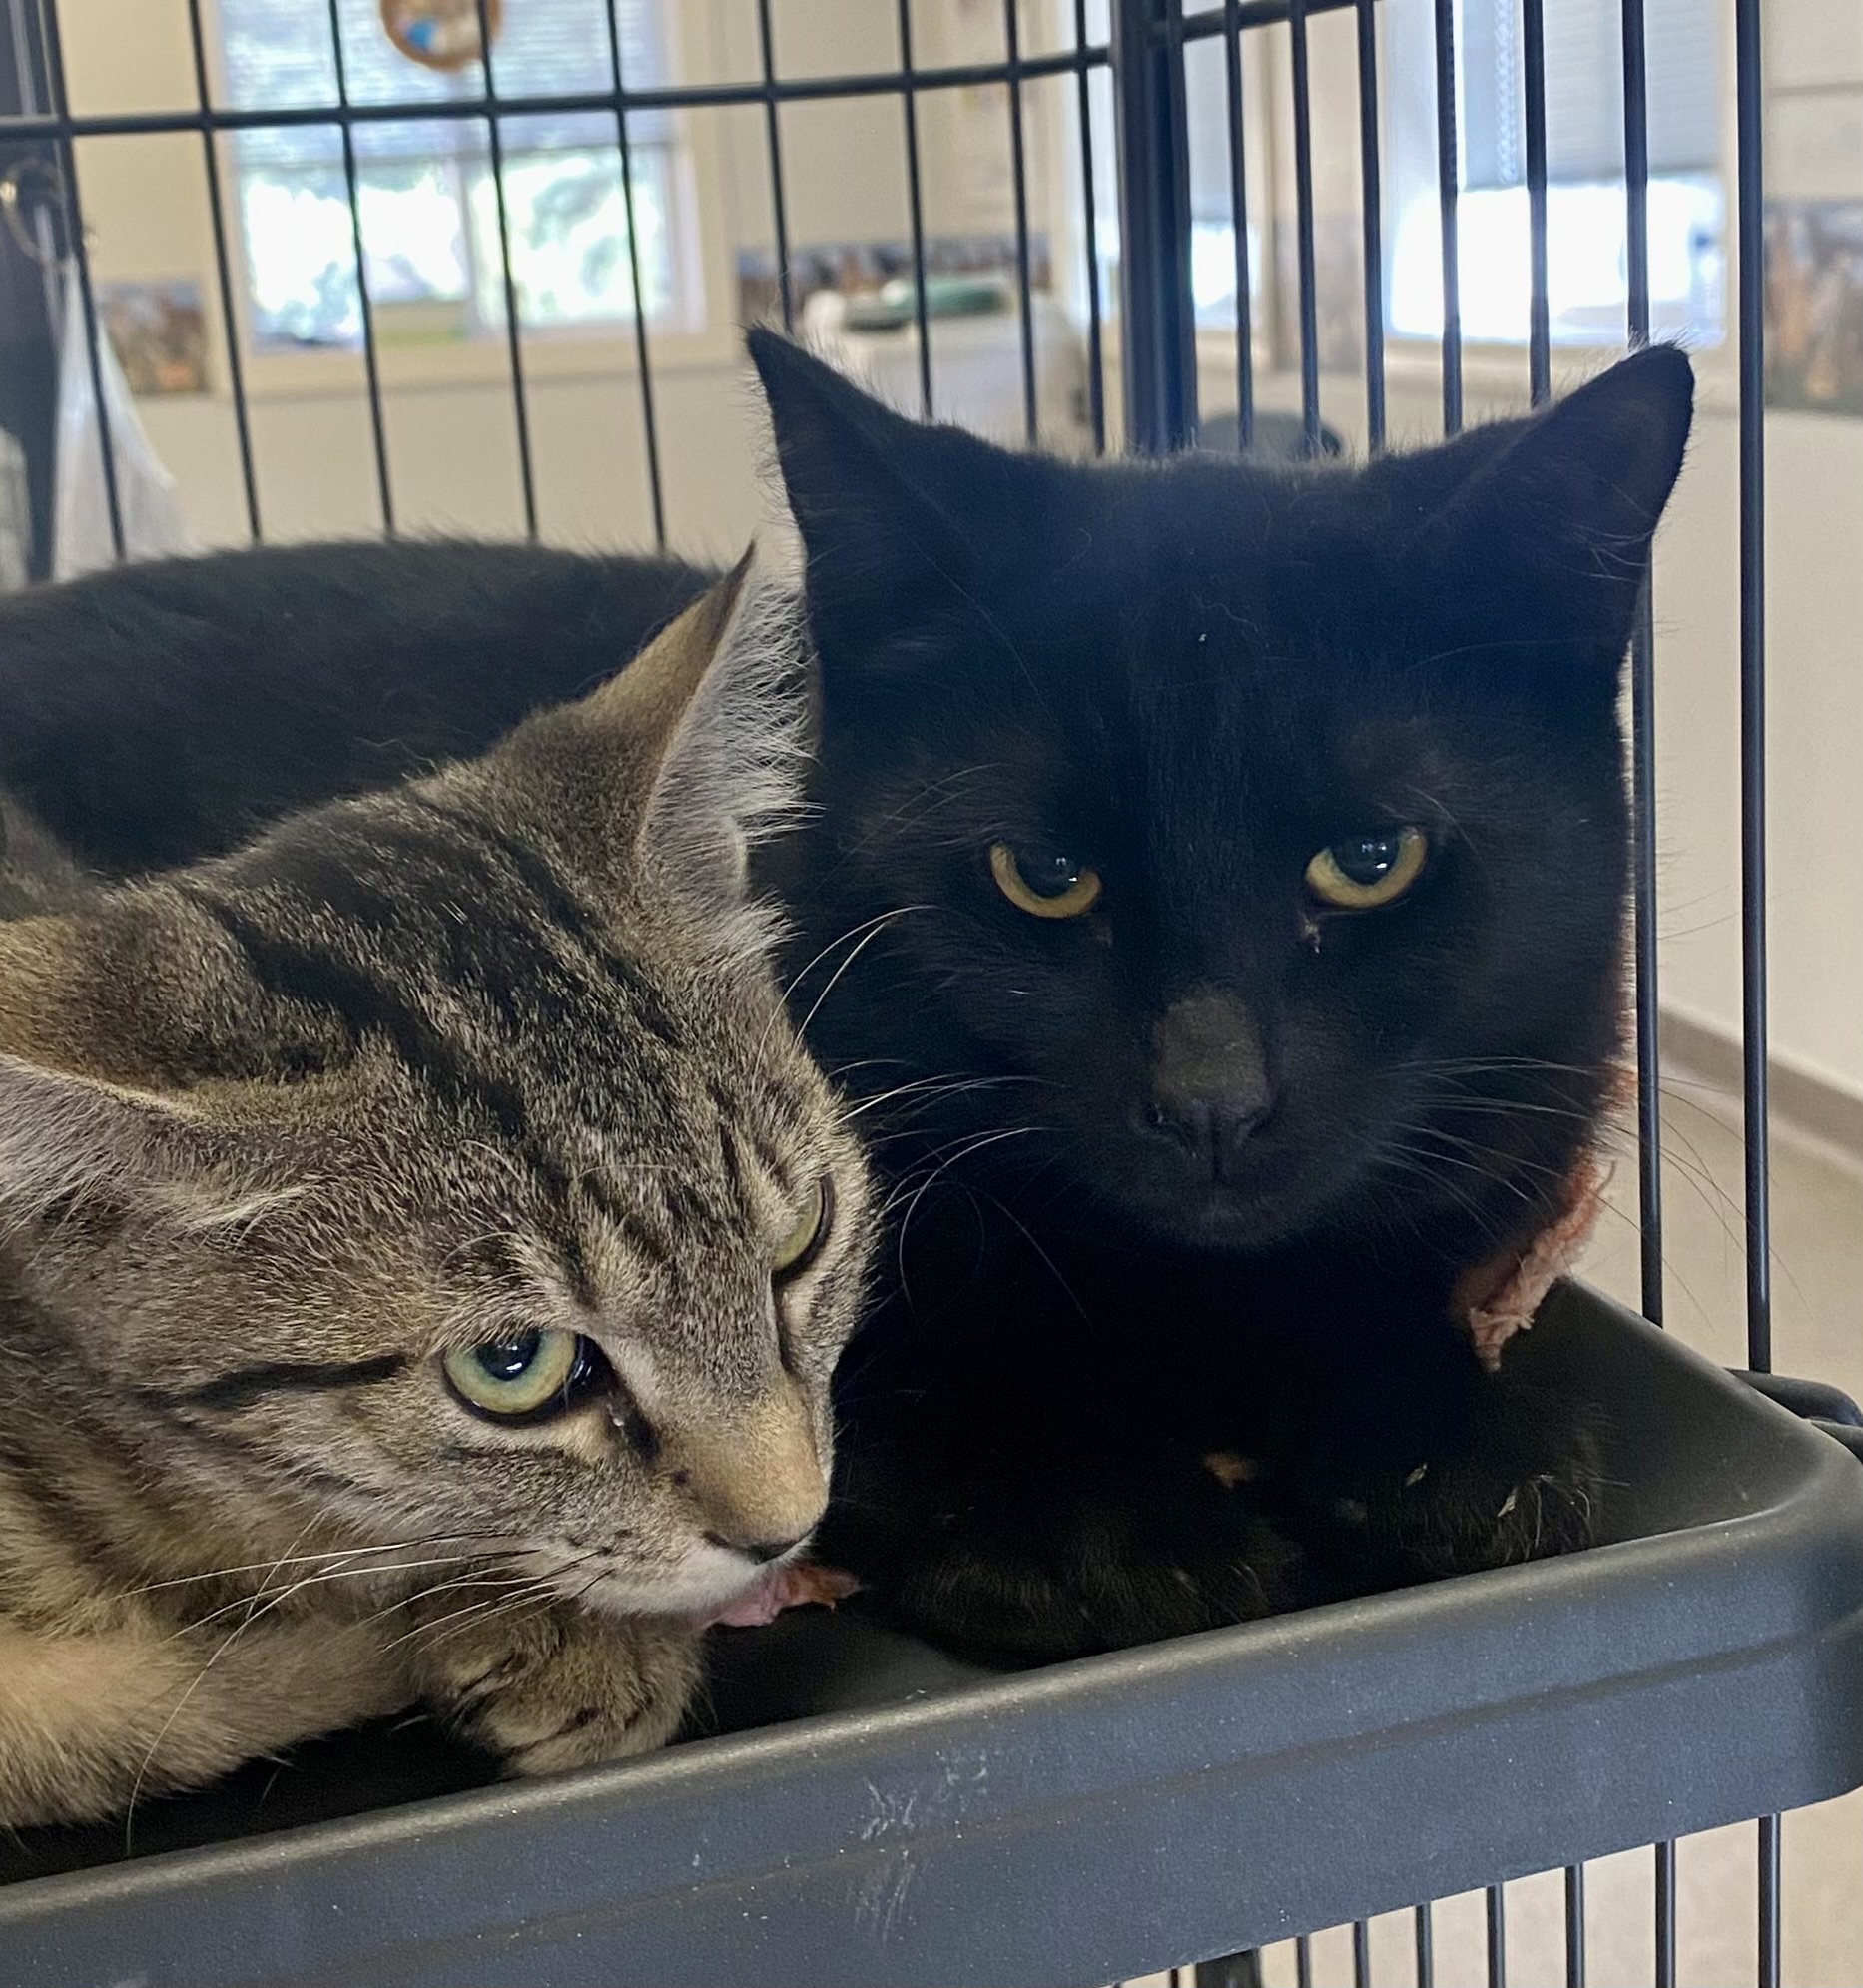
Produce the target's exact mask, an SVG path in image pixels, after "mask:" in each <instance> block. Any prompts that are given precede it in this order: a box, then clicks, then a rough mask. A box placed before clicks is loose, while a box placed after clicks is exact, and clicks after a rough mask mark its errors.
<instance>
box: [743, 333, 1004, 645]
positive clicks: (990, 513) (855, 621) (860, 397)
mask: <svg viewBox="0 0 1863 1988" xmlns="http://www.w3.org/2000/svg"><path fill="white" fill-rule="evenodd" d="M748 343H749V346H750V354H751V359H752V361H753V363H754V364H755V365H756V367H757V373H758V377H759V378H760V379H761V380H762V381H763V388H764V395H765V398H766V399H767V400H768V402H769V406H770V421H771V426H772V428H773V429H774V431H775V434H776V446H777V461H778V464H779V466H780V468H781V470H782V475H783V485H784V490H785V493H786V495H787V496H788V498H789V505H790V510H791V512H792V513H793V515H794V516H795V519H796V526H797V529H798V530H799V531H800V532H801V534H802V541H803V550H804V552H805V554H806V556H807V561H808V565H807V577H806V580H805V584H804V591H805V593H806V595H807V598H808V606H809V626H810V632H811V634H812V635H813V636H814V638H815V644H816V648H817V650H818V652H819V653H820V655H821V658H822V663H823V667H824V668H825V669H826V670H828V671H830V672H834V671H836V670H838V669H840V668H842V667H844V666H860V667H863V668H872V667H874V666H875V665H876V663H878V662H880V661H881V660H883V659H884V656H885V652H886V651H887V649H888V648H889V646H892V645H897V644H899V643H902V642H905V643H909V644H910V643H911V642H913V641H914V640H915V639H916V638H921V637H923V636H924V635H925V634H927V633H928V632H929V631H930V630H931V629H932V628H933V627H935V626H938V625H939V624H953V623H961V622H962V621H963V620H964V618H965V616H966V615H967V614H970V613H973V612H974V609H973V608H972V607H971V604H970V591H969V590H970V588H971V586H972V584H973V582H974V581H975V579H976V578H977V576H978V573H979V571H980V570H981V568H982V566H983V564H984V562H985V560H986V557H987V549H988V546H989V544H990V543H991V540H992V538H993V536H994V535H995V534H994V533H993V530H992V526H991V520H992V519H993V518H995V517H997V516H1000V515H1003V514H1005V512H1008V513H1012V512H1014V511H1016V510H1018V509H1025V508H1026V505H1027V492H1026V490H1025V489H1024V488H1023V470H1024V467H1025V465H1024V464H1023V463H1022V462H1021V461H1020V460H1019V458H1017V457H1016V456H1014V455H1012V454H1011V453H1010V452H1009V451H1008V450H1006V449H1001V448H997V447H995V446H994V445H993V444H992V443H990V442H986V441H983V440H982V439H980V438H979V437H978V436H976V435H972V434H967V433H965V432H964V431H963V430H962V429H961V428H953V427H934V426H927V425H925V424H923V423H921V422H918V421H909V420H907V419H906V418H905V417H904V416H903V415H901V414H896V413H895V412H894V411H893V410H892V409H891V408H890V407H885V406H883V405H882V404H881V403H880V402H879V401H878V400H876V399H874V398H872V396H871V395H869V394H866V393H863V392H862V391H861V389H860V388H859V387H858V386H855V385H854V384H853V383H852V382H851V381H849V380H847V379H845V378H844V377H843V376H842V375H841V374H840V373H839V372H837V371H836V370H835V369H834V368H833V367H832V366H830V365H826V364H824V363H823V362H822V360H820V359H818V358H815V357H813V356H812V355H811V354H810V353H808V352H806V351H804V350H803V348H802V347H801V346H800V345H798V344H795V343H793V342H792V341H791V340H790V339H788V338H785V337H781V336H779V335H778V334H777V333H776V332H775V331H767V330H764V329H763V328H761V327H759V328H756V329H753V330H752V331H750V333H749V335H748Z"/></svg>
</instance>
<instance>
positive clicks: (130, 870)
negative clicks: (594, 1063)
mask: <svg viewBox="0 0 1863 1988" xmlns="http://www.w3.org/2000/svg"><path fill="white" fill-rule="evenodd" d="M713 577H714V576H713V575H711V574H709V573H706V572H703V571H701V570H700V569H698V568H697V567H694V566H687V565H684V564H682V563H680V562H679V561H677V560H659V559H616V558H610V559H578V558H575V557H572V556H571V555H569V554H567V553H559V552H547V551H543V550H541V549H539V548H537V547H534V546H528V545H482V544H476V543H451V544H448V543H438V544H435V543H426V544H414V545H409V544H386V545H381V544H374V543H366V542H361V541H357V542H356V543H353V544H333V545H300V546H277V547H273V546H268V547H265V548H263V549H261V550H257V551H250V552H232V553H221V554H216V555H212V556H210V557H207V558H201V559H167V560H161V561H159V562H156V563H154V564H150V565H141V566H125V567H120V568H118V569H116V570H115V571H113V572H105V573H98V574H94V575H93V576H91V577H90V578H88V579H85V580H82V581H79V582H77V583H75V584H73V585H69V586H62V587H39V588H34V589H32V590H30V591H28V592H26V593H22V594H16V595H14V596H12V597H11V598H8V599H3V600H0V789H3V790H5V791H7V792H9V793H12V794H15V795H18V796H22V797H24V798H26V799H27V800H28V801H29V803H30V805H31V806H32V808H33V810H34V812H35V813H36V814H37V816H38V817H39V819H40V820H41V821H42V822H43V823H44V824H45V825H46V827H47V828H49V829H50V830H51V831H52V832H53V834H54V835H56V836H57V837H58V838H59V839H60V840H61V841H62V842H63V843H64V844H65V845H66V846H67V847H68V848H70V849H73V850H76V851H78V852H79V853H80V854H81V855H82V856H83V858H84V859H85V860H86V861H87V862H88V863H89V864H91V865H92V866H93V867H94V868H96V869H98V870H100V871H103V872H105V873H108V874H111V875H117V876H127V875H132V874H134V873H136V872H138V871H143V870H150V869H157V868H167V867H169V866H172V865H178V864H184V863H193V862H196V861H198V860H199V859H200V858H201V857H204V856H218V855H221V854H223V853H225V852H226V851H228V850H230V849H234V848H236V847H238V845H239V844H241V843H242V842H244V841H245V840H246V839H247V838H248V836H249V835H251V834H252V832H253V831H254V830H255V829H257V828H259V827H262V826H263V825H265V824H266V823H268V822H271V821H275V820H276V819H277V818H278V817H279V816H281V815H285V814H290V813H292V812H293V811H294V810H296V809H299V808H308V807H314V806H315V805H317V804H318V803H319V802H322V801H327V800H330V799H332V798H334V797H335V796H337V795H342V794H361V793H367V792H369V791H371V790H373V789H376V788H381V787H387V786H391V785H392V784H393V783H394V782H395V781H397V780H403V779H405V778H407V776H408V775H409V774H412V773H415V772H418V771H419V770H421V769H422V768H423V767H425V766H427V765H429V764H430V763H431V762H433V761H435V760H440V759H448V758H455V757H458V758H469V757H471V756H472V755H474V754H476V753H480V752H483V751H484V750H485V748H486V747H487V746H488V745H489V744H490V743H491V742H492V741H493V740H494V739H496V738H499V737H501V736H502V735H503V734H504V733H506V732H508V731H510V730H511V728H512V727H513V726H514V725H516V724H517V722H518V720H519V719H521V718H523V717H525V716H526V715H527V714H528V713H529V712H531V711H534V710H536V709H537V708H538V707H539V706H540V705H544V704H554V703H558V702H560V701H561V700H563V699H564V698H568V697H573V696H575V695H576V694H577V692H578V691H582V690H588V689H592V688H593V687H594V686H595V685H596V684H598V683H600V682H601V681H602V680H603V679H604V678H605V677H608V676H611V675H613V673H614V670H615V667H616V664H617V662H618V661H624V660H625V659H626V658H628V657H629V656H632V655H634V654H635V653H636V652H637V651H638V650H640V649H641V648H642V647H643V646H645V644H646V642H647V640H648V638H649V637H650V636H652V635H654V634H657V633H658V632H659V630H660V629H661V628H663V627H664V626H665V625H666V624H667V623H668V622H669V621H671V620H672V619H673V617H674V616H675V615H676V614H677V613H678V612H679V610H680V609H681V608H682V607H684V606H686V605H687V604H688V602H690V601H693V600H696V599H697V598H698V596H699V595H700V594H701V593H702V592H703V591H704V589H705V587H706V585H707V583H708V581H709V580H710V579H711V578H713Z"/></svg>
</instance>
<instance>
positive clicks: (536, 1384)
mask: <svg viewBox="0 0 1863 1988" xmlns="http://www.w3.org/2000/svg"><path fill="white" fill-rule="evenodd" d="M592 1357H596V1356H593V1355H592V1349H591V1348H590V1347H589V1345H588V1342H587V1341H586V1340H585V1339H584V1338H583V1337H582V1335H581V1334H580V1333H579V1332H559V1331H555V1330H550V1331H546V1332H514V1333H512V1334H511V1335H510V1336H509V1337H508V1338H504V1339H488V1340H486V1341H485V1342H484V1343H483V1344H482V1345H479V1346H466V1347H462V1348H458V1349H456V1350H455V1351H453V1352H451V1353H448V1354H446V1355H445V1356H444V1358H442V1360H441V1361H440V1367H441V1369H442V1371H443V1372H444V1373H445V1375H446V1384H447V1386H448V1387H450V1388H451V1389H452V1391H453V1393H454V1394H455V1395H457V1396H458V1398H459V1399H460V1400H461V1401H462V1402H463V1403H464V1404H465V1405H466V1407H467V1408H469V1409H471V1410H473V1412H474V1413H475V1414H478V1415H489V1416H493V1417H495V1418H497V1419H498V1420H500V1421H511V1420H517V1419H520V1418H525V1417H534V1416H539V1415H541V1414H544V1413H546V1412H547V1413H554V1412H555V1411H556V1410H557V1409H559V1408H566V1407H567V1406H568V1405H569V1401H570V1397H571V1395H572V1393H573V1392H574V1388H575V1383H576V1382H577V1380H578V1379H579V1378H580V1377H581V1375H582V1373H583V1372H584V1370H585V1369H586V1368H587V1366H588V1364H589V1362H590V1360H591V1358H592Z"/></svg>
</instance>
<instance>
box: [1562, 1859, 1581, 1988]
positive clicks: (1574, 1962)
mask: <svg viewBox="0 0 1863 1988" xmlns="http://www.w3.org/2000/svg"><path fill="white" fill-rule="evenodd" d="M1584 1962H1585V1950H1584V1866H1583V1864H1567V1865H1566V1866H1565V1988H1584Z"/></svg>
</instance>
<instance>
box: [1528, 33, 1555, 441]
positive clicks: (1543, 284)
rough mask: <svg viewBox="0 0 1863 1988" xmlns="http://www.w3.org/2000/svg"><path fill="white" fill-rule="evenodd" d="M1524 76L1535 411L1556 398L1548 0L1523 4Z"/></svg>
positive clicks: (1530, 344) (1530, 354)
mask: <svg viewBox="0 0 1863 1988" xmlns="http://www.w3.org/2000/svg"><path fill="white" fill-rule="evenodd" d="M1521 70H1522V78H1521V80H1522V83H1523V86H1524V94H1525V96H1526V99H1527V237H1528V254H1529V259H1530V263H1531V268H1532V277H1531V285H1532V289H1531V294H1530V296H1529V300H1528V306H1527V376H1528V379H1529V380H1530V381H1531V382H1532V390H1533V401H1534V405H1535V406H1536V407H1538V406H1540V405H1541V404H1542V403H1543V402H1545V401H1546V400H1548V399H1550V398H1551V397H1552V308H1551V305H1550V303H1549V300H1548V295H1547V30H1546V4H1545V0H1521Z"/></svg>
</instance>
